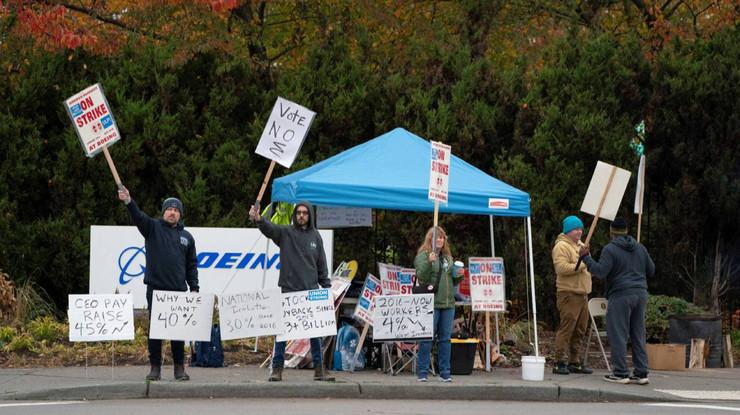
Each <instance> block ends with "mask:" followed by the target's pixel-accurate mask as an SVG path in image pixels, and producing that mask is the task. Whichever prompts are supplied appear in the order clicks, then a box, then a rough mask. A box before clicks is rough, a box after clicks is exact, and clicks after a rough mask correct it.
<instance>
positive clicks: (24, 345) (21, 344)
mask: <svg viewBox="0 0 740 415" xmlns="http://www.w3.org/2000/svg"><path fill="white" fill-rule="evenodd" d="M5 349H6V350H7V351H9V352H23V351H28V352H32V351H34V350H35V348H34V342H33V338H32V337H31V336H30V335H29V334H28V333H23V334H20V335H18V336H15V337H14V338H13V340H11V341H10V343H8V344H7V345H6V346H5Z"/></svg>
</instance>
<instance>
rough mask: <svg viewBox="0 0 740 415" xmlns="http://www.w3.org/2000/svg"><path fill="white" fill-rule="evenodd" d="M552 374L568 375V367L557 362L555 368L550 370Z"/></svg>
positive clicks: (563, 363)
mask: <svg viewBox="0 0 740 415" xmlns="http://www.w3.org/2000/svg"><path fill="white" fill-rule="evenodd" d="M552 373H554V374H556V375H570V371H569V370H568V365H566V364H565V362H558V363H557V364H556V365H555V367H553V368H552Z"/></svg>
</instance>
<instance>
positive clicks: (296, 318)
mask: <svg viewBox="0 0 740 415" xmlns="http://www.w3.org/2000/svg"><path fill="white" fill-rule="evenodd" d="M283 324H284V325H285V333H284V334H282V335H279V336H277V338H276V340H277V341H279V342H284V341H287V340H295V339H310V338H313V337H324V336H334V335H336V334H337V319H336V317H335V316H334V300H333V299H332V298H331V295H329V289H328V288H322V289H320V290H310V291H296V292H293V293H284V294H283Z"/></svg>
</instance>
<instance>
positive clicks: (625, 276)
mask: <svg viewBox="0 0 740 415" xmlns="http://www.w3.org/2000/svg"><path fill="white" fill-rule="evenodd" d="M609 235H610V237H611V242H609V243H608V244H607V245H606V246H605V247H604V249H603V250H602V251H601V257H600V258H599V261H596V260H594V259H593V258H591V256H590V255H589V247H588V246H584V247H581V249H580V252H579V254H580V255H581V257H582V258H583V262H585V263H586V266H587V267H588V270H589V271H590V272H591V274H593V276H594V277H597V278H601V279H606V298H607V299H608V300H609V304H608V306H607V310H606V334H607V336H608V337H609V344H610V345H611V352H612V353H611V360H612V366H613V371H612V373H611V374H609V375H605V376H604V380H605V381H607V382H615V383H623V384H626V383H636V384H638V385H647V384H648V383H650V382H649V381H648V361H647V352H646V350H645V307H646V305H647V298H648V292H647V278H652V276H653V275H654V274H655V263H653V260H652V258H650V254H648V251H647V249H646V248H645V247H644V246H643V245H642V244H640V243H639V242H637V241H636V240H635V238H633V237H631V236H629V235H628V234H627V222H626V221H625V220H624V218H622V217H616V218H614V221H613V222H612V223H611V226H610V227H609ZM627 341H629V342H630V344H631V345H632V362H633V364H634V370H633V371H632V376H630V372H629V368H628V367H627Z"/></svg>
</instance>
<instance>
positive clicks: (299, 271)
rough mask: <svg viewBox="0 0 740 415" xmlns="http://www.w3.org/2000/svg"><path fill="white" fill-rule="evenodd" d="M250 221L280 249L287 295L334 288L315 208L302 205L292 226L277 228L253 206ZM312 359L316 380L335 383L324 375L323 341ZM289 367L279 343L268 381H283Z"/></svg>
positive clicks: (316, 342)
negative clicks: (314, 213)
mask: <svg viewBox="0 0 740 415" xmlns="http://www.w3.org/2000/svg"><path fill="white" fill-rule="evenodd" d="M249 217H250V218H251V219H252V220H253V221H255V222H257V226H258V227H259V230H260V231H261V232H262V234H264V235H265V236H266V237H268V238H270V239H272V240H273V242H275V245H277V246H279V247H280V277H279V279H278V286H280V289H281V291H282V292H284V293H290V292H295V291H306V290H314V289H317V288H319V286H321V287H323V288H330V287H331V279H330V278H329V271H328V269H327V266H326V253H325V252H324V241H323V240H322V239H321V235H320V234H319V231H318V230H316V228H315V227H314V223H313V215H312V214H311V204H310V203H308V202H299V203H298V204H297V205H296V206H295V209H294V210H293V217H292V222H293V223H292V224H291V225H275V224H273V223H272V222H270V221H269V220H265V219H264V218H262V217H261V216H260V213H259V210H257V208H255V207H254V206H252V207H251V208H250V209H249ZM310 341H311V357H312V360H313V365H314V377H313V378H314V380H333V378H330V377H327V376H326V375H325V373H324V366H323V362H322V359H321V357H322V356H321V339H320V338H318V337H316V338H312V339H311V340H310ZM284 363H285V342H275V350H274V351H273V356H272V365H271V373H270V377H269V378H268V380H269V381H270V382H279V381H281V380H283V364H284Z"/></svg>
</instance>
